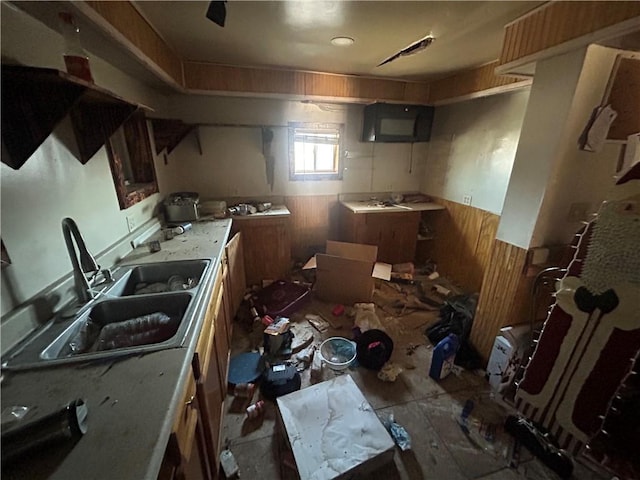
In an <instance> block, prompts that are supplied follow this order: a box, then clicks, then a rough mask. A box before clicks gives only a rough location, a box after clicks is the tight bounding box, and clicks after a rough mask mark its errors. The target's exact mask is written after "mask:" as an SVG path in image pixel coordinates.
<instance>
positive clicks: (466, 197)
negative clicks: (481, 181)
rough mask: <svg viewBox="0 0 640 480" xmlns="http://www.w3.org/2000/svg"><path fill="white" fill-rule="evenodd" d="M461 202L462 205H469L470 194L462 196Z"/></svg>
mask: <svg viewBox="0 0 640 480" xmlns="http://www.w3.org/2000/svg"><path fill="white" fill-rule="evenodd" d="M462 203H463V204H464V205H471V195H464V196H463V197H462Z"/></svg>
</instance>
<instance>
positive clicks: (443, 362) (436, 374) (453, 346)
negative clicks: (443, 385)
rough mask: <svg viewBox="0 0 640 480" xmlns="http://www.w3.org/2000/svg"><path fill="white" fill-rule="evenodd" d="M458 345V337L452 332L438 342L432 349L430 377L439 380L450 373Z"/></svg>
mask: <svg viewBox="0 0 640 480" xmlns="http://www.w3.org/2000/svg"><path fill="white" fill-rule="evenodd" d="M459 345H460V344H459V342H458V337H457V335H455V334H453V333H450V334H449V335H447V336H446V337H445V338H443V339H442V340H440V342H438V344H437V345H436V346H435V348H434V349H433V356H432V358H431V368H430V369H429V376H430V377H431V378H433V379H434V380H438V381H439V380H442V379H443V378H445V377H446V376H447V375H449V373H451V370H452V369H453V361H454V360H455V358H456V352H457V351H458V347H459Z"/></svg>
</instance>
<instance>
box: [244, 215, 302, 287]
mask: <svg viewBox="0 0 640 480" xmlns="http://www.w3.org/2000/svg"><path fill="white" fill-rule="evenodd" d="M233 223H234V229H235V230H237V231H240V232H242V246H243V249H244V267H245V273H246V276H247V283H248V284H249V285H254V284H261V283H262V280H266V279H271V280H277V279H280V278H285V277H286V276H287V274H288V273H289V269H290V268H291V238H290V235H289V220H288V219H287V218H264V219H262V218H261V219H244V220H236V219H234V220H233Z"/></svg>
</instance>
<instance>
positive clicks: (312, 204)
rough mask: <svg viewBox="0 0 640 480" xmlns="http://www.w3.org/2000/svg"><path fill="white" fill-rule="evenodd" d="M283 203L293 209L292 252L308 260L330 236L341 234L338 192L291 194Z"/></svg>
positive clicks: (290, 209)
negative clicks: (330, 193) (336, 193)
mask: <svg viewBox="0 0 640 480" xmlns="http://www.w3.org/2000/svg"><path fill="white" fill-rule="evenodd" d="M284 203H285V205H286V206H287V208H288V209H289V211H290V212H291V217H290V228H291V256H292V257H293V258H294V259H297V260H300V261H306V260H308V259H309V257H311V255H312V254H314V253H315V252H316V251H317V250H318V249H324V246H325V243H326V241H327V240H335V239H337V238H338V228H339V225H338V224H339V207H340V203H339V202H338V196H337V195H312V196H288V197H285V199H284Z"/></svg>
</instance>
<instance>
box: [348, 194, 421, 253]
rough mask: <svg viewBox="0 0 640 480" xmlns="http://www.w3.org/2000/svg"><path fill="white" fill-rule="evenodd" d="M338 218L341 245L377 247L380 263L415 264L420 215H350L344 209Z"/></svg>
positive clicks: (416, 213)
mask: <svg viewBox="0 0 640 480" xmlns="http://www.w3.org/2000/svg"><path fill="white" fill-rule="evenodd" d="M340 215H341V218H340V229H341V238H342V240H343V241H345V242H352V243H364V244H367V245H376V246H377V247H378V261H380V262H386V263H392V264H393V263H404V262H413V261H414V260H415V255H416V245H417V240H418V229H419V226H420V212H410V211H407V212H391V213H353V212H352V211H351V210H349V209H348V208H347V207H344V206H343V207H342V209H341V212H340Z"/></svg>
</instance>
